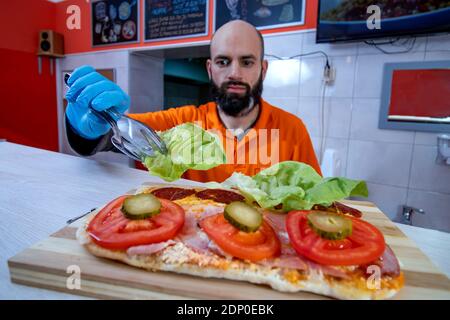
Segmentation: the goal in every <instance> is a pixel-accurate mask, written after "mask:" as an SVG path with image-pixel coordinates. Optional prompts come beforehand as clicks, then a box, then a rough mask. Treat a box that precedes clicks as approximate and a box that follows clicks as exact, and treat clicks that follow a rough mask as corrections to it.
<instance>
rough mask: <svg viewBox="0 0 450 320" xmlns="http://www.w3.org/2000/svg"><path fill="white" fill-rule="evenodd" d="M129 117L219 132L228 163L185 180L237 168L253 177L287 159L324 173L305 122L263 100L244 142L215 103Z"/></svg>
mask: <svg viewBox="0 0 450 320" xmlns="http://www.w3.org/2000/svg"><path fill="white" fill-rule="evenodd" d="M129 116H130V117H132V118H134V119H136V120H139V121H141V122H143V123H145V124H147V125H148V126H150V127H152V128H153V129H155V130H157V131H163V130H167V129H170V128H172V127H174V126H177V125H179V124H182V123H185V122H193V123H196V124H197V125H199V126H201V127H202V128H203V129H205V130H208V131H210V132H213V133H216V134H218V135H219V137H220V138H221V140H222V142H223V146H224V149H225V152H226V155H227V163H226V164H223V165H220V166H217V167H215V168H212V169H210V170H205V171H197V170H188V171H186V172H185V173H184V175H183V178H185V179H190V180H196V181H201V182H207V181H217V182H222V181H224V180H225V179H226V178H228V177H229V176H230V175H231V174H232V173H233V172H235V171H236V172H240V173H243V174H246V175H248V176H253V175H255V174H257V173H258V172H259V171H261V170H263V169H265V168H268V167H270V166H272V165H273V164H276V163H278V162H281V161H286V160H294V161H299V162H305V163H307V164H309V165H310V166H312V167H313V168H314V169H315V170H316V171H317V172H318V173H319V174H321V171H320V167H319V164H318V162H317V158H316V155H315V153H314V149H313V146H312V143H311V138H310V136H309V134H308V131H307V130H306V127H305V125H304V124H303V122H302V121H301V120H300V119H299V118H297V117H296V116H294V115H292V114H290V113H288V112H286V111H284V110H281V109H279V108H277V107H274V106H272V105H270V104H269V103H267V102H266V101H264V100H263V99H261V105H260V114H259V117H258V119H257V120H256V122H255V124H254V125H253V127H252V129H250V130H249V131H248V132H247V133H246V135H245V136H244V138H242V139H241V140H240V141H238V139H237V138H236V137H234V136H233V135H232V134H231V132H230V130H227V129H226V128H225V126H224V125H223V123H222V121H221V120H220V118H219V115H218V113H217V107H216V103H215V102H209V103H207V104H204V105H201V106H199V107H195V106H184V107H180V108H172V109H169V110H164V111H157V112H148V113H141V114H129Z"/></svg>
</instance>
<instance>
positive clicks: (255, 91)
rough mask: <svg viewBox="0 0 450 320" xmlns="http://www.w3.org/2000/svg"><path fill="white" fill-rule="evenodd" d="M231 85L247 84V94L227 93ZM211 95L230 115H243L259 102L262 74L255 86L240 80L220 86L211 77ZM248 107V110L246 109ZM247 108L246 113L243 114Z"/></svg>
mask: <svg viewBox="0 0 450 320" xmlns="http://www.w3.org/2000/svg"><path fill="white" fill-rule="evenodd" d="M229 85H240V86H245V94H244V95H243V96H242V95H240V94H237V93H227V88H228V86H229ZM210 89H211V97H212V98H213V99H214V101H215V102H216V103H217V105H219V106H220V109H221V110H222V111H223V112H224V113H225V114H226V115H228V116H230V117H237V116H243V115H246V114H248V113H249V112H250V111H252V110H253V108H254V107H255V106H256V105H257V104H259V100H260V98H261V94H262V90H263V81H262V75H260V76H259V79H258V81H257V82H256V84H255V86H254V87H253V88H250V86H249V85H248V84H246V83H243V82H239V81H228V82H224V83H222V85H221V86H220V87H218V86H217V85H216V84H215V83H214V81H213V80H212V79H211V82H210ZM246 108H248V110H245V109H246ZM244 110H245V114H241V112H243V111H244Z"/></svg>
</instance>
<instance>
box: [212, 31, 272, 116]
mask: <svg viewBox="0 0 450 320" xmlns="http://www.w3.org/2000/svg"><path fill="white" fill-rule="evenodd" d="M261 53H262V52H261V43H260V40H259V37H258V35H257V34H256V33H255V32H254V30H238V29H236V30H233V29H231V30H226V31H225V32H222V33H220V34H217V35H216V36H215V38H214V40H213V43H212V44H211V59H209V60H208V61H207V70H208V74H209V77H210V80H211V85H212V94H213V97H214V98H215V99H216V100H217V102H218V103H219V105H220V107H221V109H222V110H223V111H224V112H225V113H226V114H228V115H230V116H237V115H238V114H239V113H240V112H241V111H242V110H243V109H245V108H246V107H248V106H249V104H250V103H251V102H252V99H253V100H254V101H253V102H257V100H258V99H259V98H260V96H261V93H262V82H263V80H264V77H265V75H266V71H267V61H262V60H261Z"/></svg>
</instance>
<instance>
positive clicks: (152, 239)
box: [87, 196, 185, 249]
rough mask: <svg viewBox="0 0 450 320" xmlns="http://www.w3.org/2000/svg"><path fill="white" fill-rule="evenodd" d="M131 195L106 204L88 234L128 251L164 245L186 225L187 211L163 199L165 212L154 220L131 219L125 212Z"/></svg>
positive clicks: (106, 246)
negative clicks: (125, 204) (163, 243)
mask: <svg viewBox="0 0 450 320" xmlns="http://www.w3.org/2000/svg"><path fill="white" fill-rule="evenodd" d="M127 197H128V196H121V197H119V198H117V199H115V200H113V201H111V202H110V203H109V204H108V205H106V206H105V207H104V208H103V209H102V210H101V211H100V212H99V213H98V214H97V215H96V216H95V217H94V219H92V221H91V222H90V223H89V226H88V228H87V231H88V233H89V235H90V236H91V238H92V239H93V241H94V242H95V243H96V244H98V245H99V246H101V247H104V248H108V249H127V248H129V247H132V246H136V245H143V244H151V243H157V242H163V241H166V240H169V239H172V238H173V237H175V235H176V234H177V233H178V231H180V229H181V228H182V227H183V224H184V215H185V214H184V210H183V208H181V207H180V206H179V205H177V204H176V203H173V202H172V201H169V200H165V199H159V201H161V211H160V213H159V214H158V215H156V216H155V217H153V218H148V219H142V220H130V219H128V218H126V217H125V216H124V215H123V213H122V211H121V207H122V203H123V201H124V200H125V199H126V198H127Z"/></svg>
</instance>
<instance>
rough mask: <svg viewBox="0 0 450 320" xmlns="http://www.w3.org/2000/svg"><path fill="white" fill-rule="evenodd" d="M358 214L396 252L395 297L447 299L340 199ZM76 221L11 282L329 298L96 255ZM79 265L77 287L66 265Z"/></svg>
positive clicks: (446, 286) (19, 260) (369, 209)
mask: <svg viewBox="0 0 450 320" xmlns="http://www.w3.org/2000/svg"><path fill="white" fill-rule="evenodd" d="M342 202H343V203H345V204H347V205H350V206H352V207H354V208H356V209H359V210H360V211H362V212H363V219H365V220H367V221H369V222H371V223H372V224H374V225H375V226H377V227H378V228H379V229H380V230H381V231H382V232H383V234H384V236H385V239H386V242H387V243H388V244H389V246H390V247H391V248H392V249H393V250H394V252H395V254H396V255H397V257H398V259H399V261H400V264H401V268H402V270H403V272H404V275H405V287H404V288H403V289H402V290H401V291H400V292H399V294H398V295H396V296H395V299H450V280H449V279H448V278H447V276H446V275H444V274H443V273H442V272H441V271H440V270H439V269H438V268H437V267H436V266H434V265H433V264H432V262H431V261H430V260H429V259H428V257H426V256H425V255H424V254H423V253H422V252H421V251H420V250H419V248H418V247H417V246H416V244H415V243H414V242H413V241H412V240H410V239H409V238H408V237H406V236H405V234H403V233H402V232H401V231H400V230H399V229H398V228H397V227H396V226H395V225H394V224H393V223H392V222H391V221H390V220H389V219H388V218H387V217H386V216H385V215H384V214H383V213H382V212H381V211H380V210H379V209H378V208H377V207H376V206H375V205H374V204H372V203H370V202H365V201H364V202H363V201H342ZM82 223H83V220H79V221H77V222H75V223H73V224H72V225H70V226H66V227H64V228H62V229H61V230H59V231H58V232H56V233H54V234H52V235H51V236H50V237H48V238H46V239H44V240H42V241H40V242H38V243H36V244H35V245H33V246H31V247H30V248H27V249H25V250H24V251H22V252H20V253H19V254H17V255H16V256H14V257H12V258H11V259H9V260H8V266H9V270H10V276H11V281H12V282H14V283H18V284H23V285H28V286H34V287H39V288H45V289H51V290H57V291H63V292H68V293H72V294H78V295H84V296H90V297H95V298H107V299H111V298H112V299H114V298H120V299H189V298H201V299H328V298H327V297H324V296H320V295H315V294H312V293H303V292H301V293H283V292H278V291H275V290H272V289H270V288H269V287H267V286H261V285H256V284H251V283H246V282H240V281H231V280H224V279H205V278H200V277H194V276H188V275H180V274H176V273H171V272H148V271H145V270H141V269H138V268H134V267H131V266H128V265H125V264H122V263H119V262H114V261H110V260H107V259H101V258H96V257H94V256H92V255H91V254H89V253H88V252H87V251H86V250H85V249H84V248H83V247H82V246H81V245H80V244H78V242H77V240H76V238H75V233H76V229H77V228H78V227H79V226H80V225H81V224H82ZM73 265H75V266H79V270H80V271H81V273H80V288H79V289H68V288H67V282H68V279H69V283H71V284H73V283H74V282H73V280H71V279H73V278H69V277H70V276H72V272H73V270H72V271H70V269H69V271H68V268H70V266H73Z"/></svg>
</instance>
